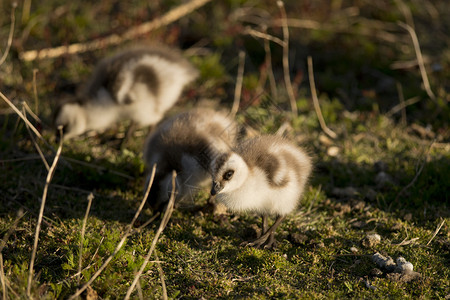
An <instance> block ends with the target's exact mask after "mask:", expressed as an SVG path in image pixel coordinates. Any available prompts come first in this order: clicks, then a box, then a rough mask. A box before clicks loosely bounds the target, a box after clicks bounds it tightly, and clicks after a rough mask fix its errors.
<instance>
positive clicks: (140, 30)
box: [20, 0, 211, 61]
mask: <svg viewBox="0 0 450 300" xmlns="http://www.w3.org/2000/svg"><path fill="white" fill-rule="evenodd" d="M210 1H211V0H191V1H189V2H187V3H185V4H182V5H179V6H177V7H175V8H174V9H172V10H170V11H169V12H167V13H166V14H164V15H163V16H161V17H160V18H157V19H155V20H152V21H149V22H146V23H143V24H141V25H139V26H135V27H132V28H130V29H129V30H127V31H126V32H125V33H123V34H122V35H117V34H112V35H109V36H107V37H104V38H101V39H96V40H93V41H89V42H86V43H75V44H71V45H67V46H59V47H56V48H46V49H41V50H30V51H25V52H23V53H21V54H20V58H21V59H23V60H25V61H31V60H35V59H43V58H54V57H59V56H61V55H65V54H74V53H83V52H88V51H93V50H97V49H102V48H105V47H107V46H112V45H118V44H120V43H122V42H124V41H127V40H131V39H135V38H137V37H139V36H141V35H143V34H146V33H148V32H150V31H152V30H155V29H158V28H161V27H163V26H166V25H168V24H170V23H172V22H175V21H176V20H178V19H180V18H182V17H184V16H186V15H187V14H189V13H191V12H193V11H194V10H196V9H198V8H199V7H201V6H203V5H205V4H206V3H208V2H210Z"/></svg>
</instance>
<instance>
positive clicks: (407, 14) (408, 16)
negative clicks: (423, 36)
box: [394, 0, 414, 28]
mask: <svg viewBox="0 0 450 300" xmlns="http://www.w3.org/2000/svg"><path fill="white" fill-rule="evenodd" d="M394 2H395V5H397V7H398V8H399V9H400V11H401V12H402V13H403V16H404V17H405V21H406V24H408V25H409V26H411V28H414V19H413V16H412V14H411V10H410V9H409V7H408V6H407V5H406V4H405V2H403V1H402V0H394Z"/></svg>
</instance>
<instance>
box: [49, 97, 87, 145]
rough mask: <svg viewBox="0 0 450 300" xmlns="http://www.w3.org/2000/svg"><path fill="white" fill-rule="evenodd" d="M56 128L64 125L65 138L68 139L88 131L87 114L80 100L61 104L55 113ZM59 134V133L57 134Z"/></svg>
mask: <svg viewBox="0 0 450 300" xmlns="http://www.w3.org/2000/svg"><path fill="white" fill-rule="evenodd" d="M54 126H55V128H59V127H62V131H63V139H64V140H68V139H71V138H74V137H76V136H79V135H81V134H83V133H84V132H86V116H85V111H84V109H83V107H82V106H81V105H80V104H79V103H78V102H66V103H63V104H61V105H60V106H59V107H58V108H57V110H56V111H55V115H54ZM56 136H57V137H58V136H59V133H57V135H56Z"/></svg>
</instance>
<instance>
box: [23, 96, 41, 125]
mask: <svg viewBox="0 0 450 300" xmlns="http://www.w3.org/2000/svg"><path fill="white" fill-rule="evenodd" d="M22 105H23V107H25V110H26V111H27V112H28V113H29V114H30V116H32V117H33V119H34V120H35V121H36V122H39V123H42V120H41V119H40V118H39V117H38V116H37V115H36V114H35V113H34V112H33V111H32V110H31V108H30V106H29V105H28V103H27V102H26V101H22Z"/></svg>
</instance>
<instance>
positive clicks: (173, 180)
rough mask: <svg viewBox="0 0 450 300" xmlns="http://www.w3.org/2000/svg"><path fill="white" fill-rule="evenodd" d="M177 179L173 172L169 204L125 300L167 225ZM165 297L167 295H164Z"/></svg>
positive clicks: (126, 297)
mask: <svg viewBox="0 0 450 300" xmlns="http://www.w3.org/2000/svg"><path fill="white" fill-rule="evenodd" d="M176 177H177V173H176V172H175V171H173V172H172V192H171V194H170V199H169V204H168V205H167V208H166V212H165V214H164V217H163V219H162V220H161V224H160V225H159V228H158V230H157V231H156V234H155V237H154V238H153V242H152V245H151V246H150V249H149V250H148V253H147V255H146V256H145V259H144V262H143V263H142V265H141V268H140V269H139V271H138V272H137V274H136V276H135V277H134V280H133V282H132V283H131V286H130V287H129V288H128V291H127V294H126V295H125V298H124V299H125V300H127V299H129V298H130V296H131V293H132V292H133V290H134V288H135V286H136V283H137V281H138V280H139V278H140V277H141V275H142V272H144V269H145V267H146V266H147V264H148V263H149V260H150V257H151V255H152V253H153V250H154V249H155V246H156V243H157V242H158V239H159V236H160V235H161V233H162V232H163V230H164V228H165V227H166V225H167V223H168V222H169V219H170V216H171V215H172V212H173V204H174V202H175V188H176V184H175V178H176ZM166 296H167V295H166Z"/></svg>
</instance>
